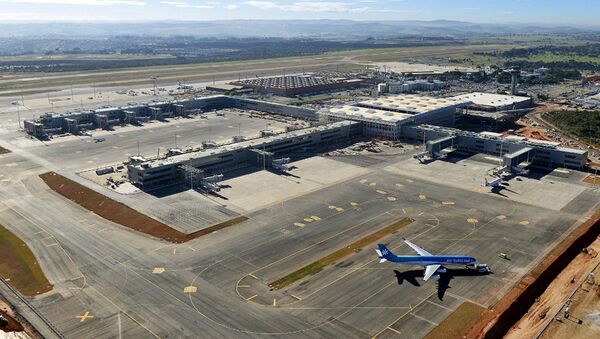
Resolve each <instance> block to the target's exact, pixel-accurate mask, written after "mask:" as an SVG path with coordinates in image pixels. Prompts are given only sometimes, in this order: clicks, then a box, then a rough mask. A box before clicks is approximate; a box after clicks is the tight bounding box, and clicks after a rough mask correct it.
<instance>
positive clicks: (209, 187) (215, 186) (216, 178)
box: [200, 174, 223, 193]
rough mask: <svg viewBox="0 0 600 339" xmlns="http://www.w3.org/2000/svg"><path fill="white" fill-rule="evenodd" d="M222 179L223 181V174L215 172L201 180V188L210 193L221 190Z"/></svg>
mask: <svg viewBox="0 0 600 339" xmlns="http://www.w3.org/2000/svg"><path fill="white" fill-rule="evenodd" d="M220 181H223V174H215V175H213V176H210V177H205V178H202V179H201V180H200V188H201V189H202V190H203V191H206V192H209V193H213V192H219V191H220V190H221V186H220V185H219V182H220Z"/></svg>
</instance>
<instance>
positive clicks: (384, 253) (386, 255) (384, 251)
mask: <svg viewBox="0 0 600 339" xmlns="http://www.w3.org/2000/svg"><path fill="white" fill-rule="evenodd" d="M375 252H377V255H378V256H379V262H380V263H383V262H386V261H388V259H390V257H392V256H394V253H392V251H390V250H389V249H388V248H387V247H386V246H385V245H384V244H378V245H377V249H376V250H375Z"/></svg>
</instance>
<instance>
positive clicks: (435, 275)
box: [431, 274, 440, 280]
mask: <svg viewBox="0 0 600 339" xmlns="http://www.w3.org/2000/svg"><path fill="white" fill-rule="evenodd" d="M431 280H440V275H439V274H434V275H432V276H431Z"/></svg>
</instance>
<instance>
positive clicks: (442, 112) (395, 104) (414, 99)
mask: <svg viewBox="0 0 600 339" xmlns="http://www.w3.org/2000/svg"><path fill="white" fill-rule="evenodd" d="M470 104H471V102H470V101H468V100H460V99H456V98H446V99H442V98H432V97H426V96H419V95H393V96H383V97H379V98H376V99H371V100H366V101H361V102H358V103H356V104H355V105H341V106H336V107H331V108H327V109H323V110H321V111H320V112H319V113H320V114H321V115H322V116H323V117H325V119H326V120H327V121H330V122H334V121H341V120H352V121H360V122H362V123H363V134H364V135H367V136H375V137H383V138H389V139H399V138H400V137H401V134H402V126H404V125H414V124H432V125H437V126H453V125H454V123H455V121H456V110H457V108H460V107H466V106H469V105H470Z"/></svg>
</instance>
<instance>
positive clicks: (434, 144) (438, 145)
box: [426, 135, 456, 159]
mask: <svg viewBox="0 0 600 339" xmlns="http://www.w3.org/2000/svg"><path fill="white" fill-rule="evenodd" d="M455 142H456V136H455V135H449V136H447V137H443V138H440V139H436V140H430V141H428V142H427V146H426V147H427V153H429V155H430V156H431V157H432V158H434V159H435V158H440V157H442V156H443V155H442V150H445V149H454V144H455Z"/></svg>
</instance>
